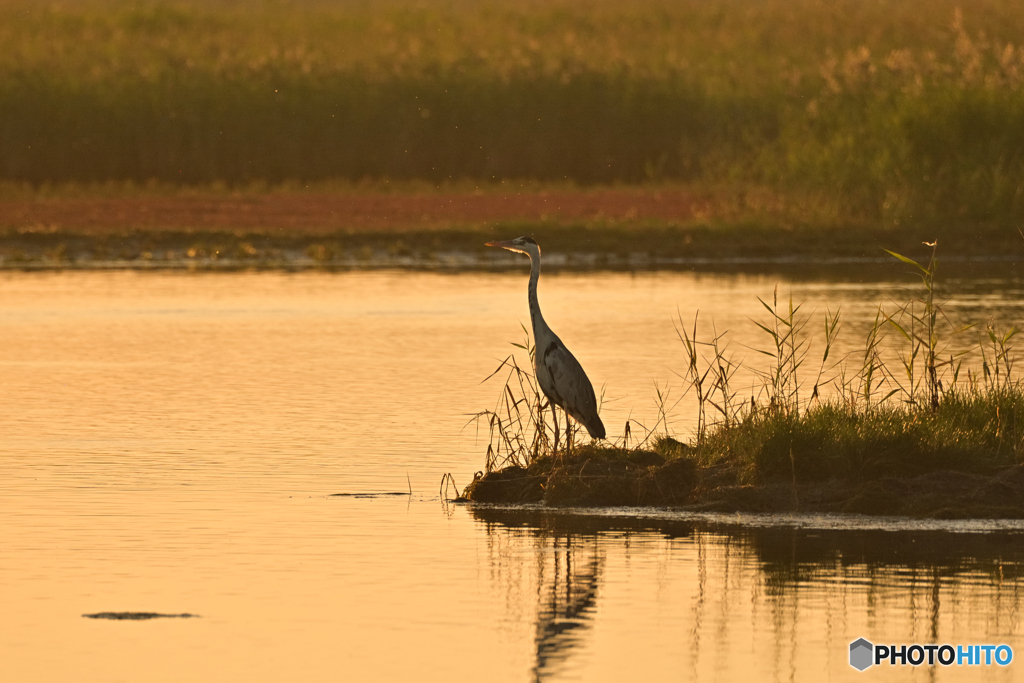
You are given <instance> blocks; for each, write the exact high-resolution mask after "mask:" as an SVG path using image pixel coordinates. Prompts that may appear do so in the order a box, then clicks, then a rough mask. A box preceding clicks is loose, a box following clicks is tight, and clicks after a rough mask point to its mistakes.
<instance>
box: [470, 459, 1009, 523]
mask: <svg viewBox="0 0 1024 683" xmlns="http://www.w3.org/2000/svg"><path fill="white" fill-rule="evenodd" d="M651 455H652V456H653V457H655V458H656V457H658V456H656V455H655V454H651ZM463 499H464V500H466V501H472V502H483V503H502V504H509V503H541V504H543V505H547V506H565V507H570V506H571V507H623V506H629V507H641V508H642V507H672V508H676V509H678V510H683V511H688V512H704V513H752V514H778V513H790V514H800V513H804V514H807V513H810V514H817V513H846V514H857V515H871V516H881V517H913V518H920V519H1014V520H1016V519H1024V465H1018V466H1015V467H1010V468H1007V469H1005V470H1002V471H1000V472H998V473H996V474H993V475H981V474H970V473H965V472H950V471H936V472H930V473H928V474H923V475H921V476H918V477H913V478H905V479H902V478H891V477H886V478H880V479H876V480H869V481H863V482H852V481H841V480H832V481H823V482H808V483H796V484H794V483H792V482H788V481H772V482H765V483H762V484H758V485H751V484H741V483H737V481H736V473H735V472H732V471H729V470H727V469H722V468H703V469H702V468H699V467H697V466H696V465H695V464H693V463H692V462H690V461H689V460H687V459H686V458H673V459H671V460H668V461H664V460H663V461H662V462H661V463H660V464H659V463H657V462H652V461H651V460H650V459H648V460H645V461H643V462H639V461H638V462H631V461H629V460H614V461H603V462H602V461H598V462H594V461H591V460H586V461H573V462H569V463H563V464H561V465H559V466H558V467H554V468H552V467H551V466H550V464H546V463H541V464H539V465H537V466H535V467H531V468H530V469H524V468H522V467H510V468H506V469H504V470H502V471H500V472H491V473H488V474H485V475H484V476H482V477H478V478H477V479H476V480H474V481H473V482H472V483H471V484H470V485H469V486H468V487H466V490H465V492H464V493H463Z"/></svg>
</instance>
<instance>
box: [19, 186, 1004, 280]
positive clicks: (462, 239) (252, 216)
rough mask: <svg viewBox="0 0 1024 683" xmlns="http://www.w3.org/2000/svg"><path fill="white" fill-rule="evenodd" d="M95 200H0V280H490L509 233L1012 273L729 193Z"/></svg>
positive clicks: (970, 227)
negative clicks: (894, 258)
mask: <svg viewBox="0 0 1024 683" xmlns="http://www.w3.org/2000/svg"><path fill="white" fill-rule="evenodd" d="M107 191H108V190H106V189H104V188H102V187H98V188H91V189H90V188H84V189H82V188H78V189H75V188H64V189H63V190H61V189H60V188H57V189H56V190H51V191H48V192H49V193H47V192H43V191H39V192H38V193H36V194H32V193H31V192H29V193H28V194H27V195H18V194H17V193H14V194H13V195H12V194H10V190H9V189H8V194H7V195H4V194H3V193H2V192H0V270H57V269H61V270H63V269H87V270H111V269H138V270H150V269H171V270H239V269H307V268H330V269H340V270H348V269H378V268H408V269H422V270H475V269H488V270H490V269H501V268H506V267H508V268H514V267H517V265H518V264H519V260H518V259H515V258H513V257H510V256H507V255H504V254H497V253H495V252H494V251H493V250H490V249H488V248H487V247H485V246H484V243H485V242H487V241H490V240H493V239H496V238H509V237H514V236H518V235H523V234H526V235H530V236H533V237H534V238H535V239H536V240H537V241H538V242H539V243H540V244H541V246H542V248H543V250H544V259H545V261H544V262H545V267H546V268H548V269H569V270H645V269H652V270H656V269H688V268H693V269H699V268H732V267H759V266H779V265H791V264H792V265H802V264H809V265H811V264H817V265H830V264H875V263H886V262H889V261H890V257H888V256H887V255H886V254H885V252H884V251H883V249H889V250H893V251H896V252H898V253H901V254H904V255H907V256H909V257H911V258H924V257H925V256H926V255H927V254H928V252H929V249H928V247H927V246H925V245H924V244H923V243H925V242H930V241H935V240H938V242H939V244H940V249H939V250H940V253H941V254H942V257H943V261H944V262H947V263H949V262H961V263H970V262H977V261H980V262H995V261H1004V262H1015V261H1017V260H1024V238H1022V236H1021V234H1020V233H1019V231H1018V230H1017V229H1016V228H1015V227H1013V226H1005V225H1000V224H998V223H991V224H977V223H972V222H970V221H966V220H965V221H961V222H954V221H951V222H949V223H946V224H943V225H924V224H922V225H902V226H900V225H886V224H883V223H882V222H880V221H873V222H872V221H867V220H858V219H855V218H850V219H841V218H839V217H838V216H837V215H836V213H835V212H834V211H825V212H822V211H807V210H806V205H800V204H798V202H796V201H795V200H794V198H788V199H789V202H788V203H789V204H791V205H792V206H790V207H789V208H787V206H786V204H787V201H785V200H784V199H785V198H779V197H776V198H775V199H776V200H777V203H776V204H774V205H771V206H769V204H770V202H768V200H767V199H765V200H763V201H760V200H759V201H758V202H756V203H750V202H749V200H747V199H744V200H737V198H736V197H737V195H741V196H749V195H744V193H743V192H742V191H741V190H736V189H718V190H707V189H702V188H696V187H694V188H686V187H678V186H670V187H662V186H651V187H644V186H632V187H603V188H565V187H553V188H550V189H544V188H543V187H540V188H537V187H529V188H523V189H509V188H503V187H501V186H496V187H491V188H486V190H485V191H481V190H477V191H471V190H468V189H462V188H457V189H444V188H441V189H435V190H433V191H422V190H417V189H415V188H405V189H401V188H396V190H395V191H383V190H380V189H369V190H351V191H340V190H339V191H334V192H328V191H323V190H315V191H308V192H305V193H304V192H296V191H268V192H262V193H260V192H235V193H232V192H227V191H224V192H220V193H218V192H217V191H215V190H211V189H206V190H187V189H181V190H180V191H179V192H178V193H177V194H171V195H168V194H166V189H165V190H164V191H160V190H154V191H153V192H152V193H151V194H146V193H145V191H143V192H142V194H132V193H129V192H127V191H125V192H124V193H122V194H120V195H119V194H117V192H116V191H115V193H114V195H112V196H108V195H105V194H104V192H107ZM62 192H64V193H67V194H62ZM745 202H746V203H745Z"/></svg>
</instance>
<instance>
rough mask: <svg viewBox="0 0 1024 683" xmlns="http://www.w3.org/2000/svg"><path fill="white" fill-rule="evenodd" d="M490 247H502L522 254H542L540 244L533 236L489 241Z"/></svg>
mask: <svg viewBox="0 0 1024 683" xmlns="http://www.w3.org/2000/svg"><path fill="white" fill-rule="evenodd" d="M487 246H489V247H501V248H502V249H508V250H509V251H515V252H519V253H520V254H526V255H528V256H533V255H534V254H540V246H539V245H538V244H537V242H536V241H534V239H533V238H532V237H526V236H525V235H524V236H523V237H517V238H515V239H514V240H503V241H500V242H488V243H487Z"/></svg>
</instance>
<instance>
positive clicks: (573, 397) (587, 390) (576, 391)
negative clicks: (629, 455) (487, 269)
mask: <svg viewBox="0 0 1024 683" xmlns="http://www.w3.org/2000/svg"><path fill="white" fill-rule="evenodd" d="M487 246H489V247H501V248H502V249H508V250H509V251H514V252H518V253H520V254H526V255H527V256H529V257H530V285H529V290H528V296H529V301H530V322H531V323H532V324H533V345H534V348H535V350H536V352H535V354H534V361H533V367H534V372H535V373H536V376H537V384H539V385H540V388H541V391H543V392H544V396H546V397H547V399H548V404H549V405H550V406H551V414H552V416H553V417H554V421H555V451H556V452H557V451H558V411H557V409H556V407H557V408H561V409H562V410H564V411H565V413H566V415H568V416H571V417H572V418H573V419H574V420H576V421H577V422H579V423H580V424H581V425H583V426H584V427H585V428H586V429H587V432H588V433H589V434H590V436H591V437H592V438H595V439H603V438H604V437H605V430H604V424H603V423H602V422H601V418H600V417H599V416H598V414H597V398H596V396H595V395H594V386H593V385H592V384H591V383H590V378H589V377H587V373H585V372H584V371H583V367H582V366H581V365H580V362H579V361H578V360H576V357H575V356H573V355H572V353H571V352H570V351H569V349H567V348H566V347H565V344H563V343H562V340H561V339H559V338H558V335H556V334H555V333H554V332H552V331H551V328H550V327H548V324H547V322H545V321H544V316H543V315H541V313H540V303H538V301H537V280H538V279H539V278H540V246H538V244H537V243H536V242H535V241H534V240H533V238H532V237H517V238H515V239H514V240H505V241H501V242H488V243H487ZM565 427H566V431H567V432H568V430H569V420H568V418H566V421H565Z"/></svg>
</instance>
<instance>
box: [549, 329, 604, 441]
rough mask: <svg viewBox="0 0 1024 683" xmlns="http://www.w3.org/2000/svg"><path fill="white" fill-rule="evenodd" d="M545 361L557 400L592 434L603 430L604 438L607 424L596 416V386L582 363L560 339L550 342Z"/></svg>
mask: <svg viewBox="0 0 1024 683" xmlns="http://www.w3.org/2000/svg"><path fill="white" fill-rule="evenodd" d="M542 360H543V363H544V366H545V367H546V368H547V371H548V373H549V374H550V375H551V380H552V384H554V389H555V394H556V396H554V398H555V402H556V403H558V404H559V405H561V407H562V408H563V409H564V410H565V412H567V413H569V414H570V415H572V416H573V417H574V418H575V419H576V420H577V421H578V422H580V423H582V424H583V425H584V426H585V427H586V428H587V430H588V431H589V432H590V433H591V434H597V433H600V434H601V436H602V437H603V435H604V425H602V424H601V418H599V417H598V415H597V397H596V396H594V386H593V385H592V384H591V383H590V378H588V377H587V373H585V372H584V371H583V367H582V366H581V365H580V362H579V361H578V360H576V357H575V356H573V355H572V353H571V352H570V351H569V349H567V348H565V345H564V344H563V343H562V341H561V340H560V339H557V338H556V339H555V340H554V341H552V342H551V343H550V344H548V347H547V348H546V349H545V350H544V356H543V359H542Z"/></svg>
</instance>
